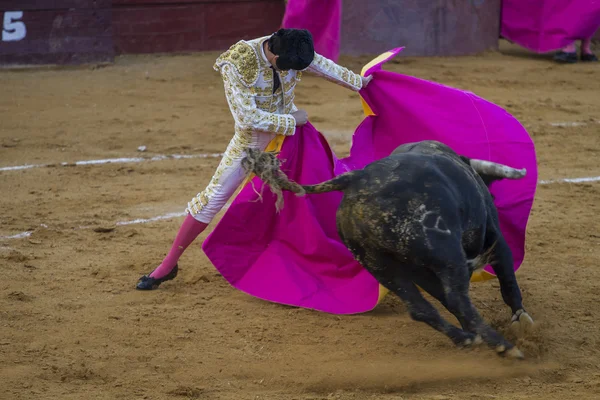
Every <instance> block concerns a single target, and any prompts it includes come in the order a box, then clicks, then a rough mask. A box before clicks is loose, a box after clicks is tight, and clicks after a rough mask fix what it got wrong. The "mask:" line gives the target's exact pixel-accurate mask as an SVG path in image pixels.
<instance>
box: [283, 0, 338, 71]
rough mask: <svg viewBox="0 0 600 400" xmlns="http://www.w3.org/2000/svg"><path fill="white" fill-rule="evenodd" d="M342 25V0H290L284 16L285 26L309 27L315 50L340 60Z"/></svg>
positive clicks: (327, 56) (334, 59) (332, 58)
mask: <svg viewBox="0 0 600 400" xmlns="http://www.w3.org/2000/svg"><path fill="white" fill-rule="evenodd" d="M341 26H342V0H325V1H323V0H289V1H288V3H287V5H286V7H285V14H284V16H283V23H282V27H283V28H295V29H308V30H309V31H310V32H311V33H312V35H313V40H314V42H315V51H316V52H317V53H319V54H320V55H322V56H324V57H326V58H329V59H331V60H333V61H336V62H337V60H338V57H339V52H340V35H341Z"/></svg>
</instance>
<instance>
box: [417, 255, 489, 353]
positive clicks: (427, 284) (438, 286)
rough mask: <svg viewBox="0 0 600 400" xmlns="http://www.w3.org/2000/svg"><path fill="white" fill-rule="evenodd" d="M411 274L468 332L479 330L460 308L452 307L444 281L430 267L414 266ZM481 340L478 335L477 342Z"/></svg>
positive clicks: (418, 284)
mask: <svg viewBox="0 0 600 400" xmlns="http://www.w3.org/2000/svg"><path fill="white" fill-rule="evenodd" d="M410 275H411V276H412V278H413V282H414V283H415V284H416V285H417V286H419V287H420V288H421V289H423V290H424V291H426V292H427V293H429V294H430V295H431V296H433V297H434V298H435V299H436V300H437V301H439V302H440V303H441V304H442V305H443V306H444V307H445V308H446V309H447V310H448V311H450V312H451V313H452V314H453V315H454V316H456V318H457V319H458V321H459V322H460V324H461V326H462V328H463V330H465V331H467V332H471V333H474V334H477V332H476V331H475V330H474V329H473V327H472V326H470V324H469V323H468V322H467V321H466V320H465V318H464V317H463V316H462V314H461V313H460V312H459V310H458V309H455V308H452V307H451V306H450V304H448V301H447V300H446V294H445V293H444V286H443V285H442V282H441V281H440V279H439V278H438V277H437V275H436V274H435V273H434V272H433V271H431V270H430V269H426V268H423V267H419V268H414V269H413V270H411V271H410ZM480 342H481V336H479V335H477V336H476V338H475V344H478V343H480Z"/></svg>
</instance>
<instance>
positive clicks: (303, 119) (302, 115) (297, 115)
mask: <svg viewBox="0 0 600 400" xmlns="http://www.w3.org/2000/svg"><path fill="white" fill-rule="evenodd" d="M292 116H293V117H294V119H295V120H296V126H300V125H304V124H306V123H307V122H308V114H307V113H306V111H304V110H298V111H296V112H293V113H292Z"/></svg>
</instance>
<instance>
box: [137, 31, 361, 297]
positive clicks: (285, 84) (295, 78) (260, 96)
mask: <svg viewBox="0 0 600 400" xmlns="http://www.w3.org/2000/svg"><path fill="white" fill-rule="evenodd" d="M214 69H215V70H216V71H217V72H220V74H221V77H222V79H223V83H224V88H225V96H226V98H227V103H228V105H229V108H230V110H231V113H232V115H233V119H234V122H235V124H234V126H235V133H234V135H233V138H232V139H231V141H230V143H229V145H228V147H227V149H226V151H225V154H224V156H223V158H222V159H221V162H220V163H219V166H218V167H217V170H216V172H215V174H214V175H213V177H212V178H211V180H210V182H209V183H208V185H207V186H206V188H205V189H204V190H203V191H201V192H200V193H198V194H197V195H196V196H195V197H193V198H192V200H191V201H190V202H189V203H188V205H187V208H186V212H187V215H186V218H185V220H184V221H183V224H182V225H181V227H180V228H179V231H178V233H177V236H176V237H175V240H174V242H173V245H172V247H171V249H170V251H169V253H168V254H167V256H166V257H165V258H164V260H163V261H162V263H161V264H160V265H159V266H158V267H157V268H156V269H155V270H154V271H153V272H152V273H151V274H149V275H144V276H142V277H141V278H140V280H139V282H138V284H137V289H139V290H153V289H156V288H158V287H159V285H160V284H161V283H162V282H165V281H168V280H171V279H174V278H175V277H176V276H177V272H178V261H179V258H180V257H181V255H182V254H183V252H184V251H185V249H186V248H187V247H188V246H189V245H190V244H191V243H192V242H193V241H194V240H195V239H196V237H198V235H199V234H200V233H202V232H203V231H204V230H205V229H206V228H207V226H208V225H209V224H210V223H211V221H212V220H213V218H214V217H215V215H216V214H217V213H218V212H219V211H220V210H221V209H222V208H223V206H224V205H225V204H226V202H227V201H228V200H229V199H230V197H231V196H232V195H233V194H234V193H235V191H236V190H237V188H238V187H239V186H240V185H241V184H242V183H243V181H244V179H245V178H246V172H245V171H244V169H243V168H242V166H241V161H242V159H243V158H244V156H245V149H246V148H253V149H260V150H265V149H266V147H267V146H268V144H269V143H270V142H271V141H272V140H273V139H274V138H275V136H276V135H284V136H291V135H294V134H295V132H296V127H297V126H301V125H304V124H305V123H306V122H307V121H308V115H307V114H306V112H305V111H303V110H299V109H298V108H297V107H296V105H295V104H294V89H295V88H296V84H297V83H298V82H299V81H300V79H301V76H302V73H303V72H308V73H312V74H315V75H317V76H320V77H322V78H325V79H327V80H329V81H331V82H334V83H337V84H339V85H341V86H343V87H346V88H348V89H350V90H352V91H355V92H358V91H360V90H361V89H362V88H363V87H365V86H366V85H367V84H368V83H369V81H370V79H371V78H372V75H371V76H369V77H367V78H364V77H362V76H361V75H358V74H356V73H354V72H352V71H350V70H349V69H347V68H344V67H342V66H340V65H338V64H336V63H335V62H333V61H331V60H329V59H327V58H325V57H323V56H321V55H319V54H317V53H315V51H314V44H313V38H312V35H311V34H310V32H309V31H307V30H304V29H280V30H279V31H277V32H276V33H274V34H272V35H270V36H265V37H260V38H257V39H253V40H247V41H246V40H241V41H239V42H237V43H235V44H234V45H233V46H231V47H230V48H229V50H227V51H226V52H224V53H223V54H221V55H220V56H219V57H218V58H217V60H216V63H215V64H214Z"/></svg>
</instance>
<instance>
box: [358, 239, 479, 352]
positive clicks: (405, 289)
mask: <svg viewBox="0 0 600 400" xmlns="http://www.w3.org/2000/svg"><path fill="white" fill-rule="evenodd" d="M350 248H351V249H352V247H350ZM373 253H375V252H373ZM377 253H378V254H370V253H367V254H365V255H364V257H359V258H358V261H359V262H360V263H361V264H362V265H363V266H364V267H365V268H366V269H367V270H368V271H369V272H370V273H371V274H372V275H373V276H374V277H375V279H377V281H378V282H379V283H381V284H382V285H383V286H384V287H385V288H386V289H388V290H390V291H391V292H393V293H395V294H396V295H397V296H398V297H400V298H401V299H402V301H404V303H406V305H407V307H408V309H409V312H410V316H411V318H412V319H413V320H415V321H419V322H424V323H426V324H427V325H429V326H431V327H432V328H433V329H435V330H437V331H439V332H442V333H444V334H445V335H446V336H448V337H449V338H450V339H451V340H452V341H453V342H454V343H455V344H456V345H457V346H469V345H471V344H473V343H474V342H476V336H475V334H473V333H470V332H465V331H463V330H462V329H459V328H457V327H455V326H454V325H452V324H451V323H449V322H448V321H446V320H445V319H444V318H442V316H441V315H440V314H439V313H438V311H437V310H436V309H435V307H433V305H431V303H429V302H428V301H427V300H425V298H424V297H423V296H422V295H421V293H420V292H419V289H417V287H416V286H415V284H414V283H413V282H412V281H411V279H412V276H410V275H411V274H410V273H409V271H411V269H410V268H409V267H408V266H403V265H398V262H397V261H396V260H395V259H394V258H393V257H391V256H388V255H385V254H382V253H380V252H377Z"/></svg>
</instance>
